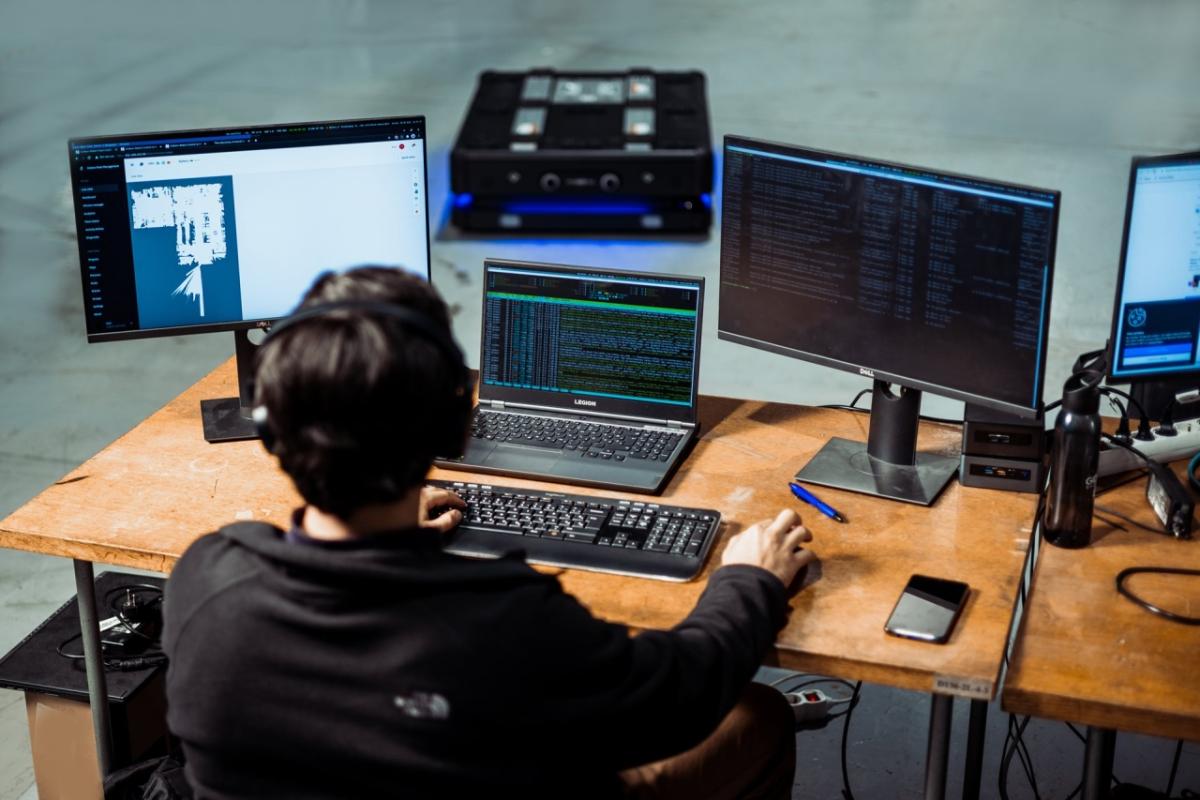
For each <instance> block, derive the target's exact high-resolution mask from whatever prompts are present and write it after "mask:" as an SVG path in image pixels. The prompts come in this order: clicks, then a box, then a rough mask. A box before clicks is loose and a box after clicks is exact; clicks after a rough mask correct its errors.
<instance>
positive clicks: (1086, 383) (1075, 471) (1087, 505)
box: [1043, 371, 1104, 547]
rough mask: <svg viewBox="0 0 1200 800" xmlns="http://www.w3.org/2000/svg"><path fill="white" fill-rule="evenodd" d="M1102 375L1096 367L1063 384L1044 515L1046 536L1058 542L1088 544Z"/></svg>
mask: <svg viewBox="0 0 1200 800" xmlns="http://www.w3.org/2000/svg"><path fill="white" fill-rule="evenodd" d="M1103 379H1104V375H1103V373H1100V372H1091V371H1088V372H1077V373H1075V374H1074V375H1072V376H1071V377H1070V378H1068V379H1067V382H1066V383H1064V384H1063V397H1062V409H1061V410H1060V411H1059V412H1058V420H1057V421H1056V422H1055V423H1054V446H1053V448H1052V450H1051V451H1050V488H1049V490H1048V492H1047V496H1046V515H1045V517H1044V518H1043V535H1044V536H1045V537H1046V541H1048V542H1049V543H1050V544H1053V545H1058V546H1059V547H1087V546H1088V545H1089V544H1090V543H1091V541H1092V510H1093V506H1094V504H1095V500H1096V468H1097V467H1098V466H1099V463H1100V382H1101V381H1102V380H1103Z"/></svg>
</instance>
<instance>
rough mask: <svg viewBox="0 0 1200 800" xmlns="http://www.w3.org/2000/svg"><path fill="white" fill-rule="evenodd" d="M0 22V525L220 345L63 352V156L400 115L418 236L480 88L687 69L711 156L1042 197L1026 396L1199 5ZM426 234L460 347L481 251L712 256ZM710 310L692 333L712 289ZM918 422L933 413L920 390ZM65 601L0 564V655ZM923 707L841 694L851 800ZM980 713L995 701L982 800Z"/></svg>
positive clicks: (720, 368)
mask: <svg viewBox="0 0 1200 800" xmlns="http://www.w3.org/2000/svg"><path fill="white" fill-rule="evenodd" d="M0 19H2V20H3V23H2V24H0V286H3V287H4V289H3V291H0V342H2V343H3V346H2V347H0V516H4V515H6V514H7V513H8V512H10V511H12V510H13V509H15V508H16V507H17V506H19V505H20V504H21V503H22V502H24V501H25V500H27V499H29V498H30V497H32V496H33V495H34V494H36V493H37V492H38V491H40V490H41V489H43V488H44V487H45V486H46V485H47V484H49V483H50V482H52V481H53V480H55V479H57V478H58V477H59V476H61V475H62V474H63V473H64V472H66V471H67V470H69V469H70V468H72V467H74V466H75V465H77V464H78V463H80V462H81V461H83V460H84V459H86V458H87V457H88V456H90V455H92V454H93V453H94V452H96V451H97V450H99V449H100V448H102V447H103V446H104V445H105V444H107V443H108V442H110V441H112V440H113V439H114V438H115V437H117V436H118V435H119V434H121V433H122V432H124V431H125V430H127V429H128V428H130V427H132V426H133V425H135V424H136V423H137V422H138V421H139V420H141V419H142V418H144V417H145V416H146V415H147V414H149V413H150V412H151V411H153V410H154V409H156V408H158V407H159V406H160V405H162V404H163V403H164V402H165V401H166V400H168V399H169V398H170V397H172V396H174V395H175V394H177V393H178V392H179V391H180V390H182V389H183V388H184V387H185V386H187V385H188V384H190V383H191V382H192V381H194V380H195V379H196V378H198V377H199V376H200V375H202V374H203V373H205V372H206V371H208V370H209V369H211V368H212V367H213V366H215V365H216V364H218V363H219V362H220V361H221V360H223V359H225V358H227V357H228V356H229V355H230V354H231V352H232V341H231V338H230V336H229V335H228V334H211V335H206V336H197V337H191V338H186V339H183V338H180V339H162V340H144V341H137V342H123V343H118V344H104V345H91V346H89V345H87V344H85V342H84V336H83V318H82V305H81V292H80V288H79V280H78V262H77V255H76V250H75V243H74V225H73V220H72V216H71V212H70V208H71V206H70V197H69V192H68V175H67V169H66V167H67V161H66V148H65V141H66V139H67V138H68V137H70V136H76V135H90V134H106V133H123V132H131V131H143V130H168V129H180V128H192V127H214V126H223V125H236V124H248V123H260V122H261V123H266V122H288V121H300V120H313V119H333V118H339V117H366V116H375V115H379V116H383V115H392V114H409V113H421V114H425V115H426V116H427V117H428V124H429V131H430V162H429V174H430V184H431V185H430V200H431V212H432V213H431V216H432V217H433V218H434V220H440V219H441V218H442V217H443V213H442V212H443V211H444V208H445V203H446V199H447V189H448V175H447V163H446V152H447V150H448V148H449V146H450V143H451V140H452V137H453V136H454V133H455V131H456V129H457V126H458V124H459V121H460V119H461V116H462V113H463V110H464V108H465V104H466V102H467V100H468V98H469V96H470V92H471V90H472V86H473V80H474V76H475V75H476V73H477V72H479V71H480V70H481V69H484V68H488V67H492V68H512V69H520V68H528V67H530V66H535V65H542V64H548V65H553V66H556V67H560V68H565V67H578V68H604V67H616V68H623V67H627V66H630V65H638V64H649V65H653V66H655V67H657V68H664V69H665V68H693V67H696V68H701V69H704V70H705V71H706V72H707V73H708V77H709V102H710V105H711V109H712V122H713V132H714V136H715V137H716V138H717V140H718V141H719V139H720V137H721V136H722V135H723V134H725V133H740V134H746V135H752V136H758V137H763V138H768V139H776V140H781V141H789V142H795V143H798V144H806V145H812V146H816V147H825V148H830V149H836V150H840V151H844V152H851V153H859V154H862V155H866V156H875V157H880V158H885V159H891V160H896V161H902V162H909V163H915V164H920V165H924V166H931V167H935V168H942V169H947V170H953V171H957V172H963V173H968V174H978V175H983V176H989V177H994V178H999V179H1005V180H1011V181H1017V182H1022V183H1029V184H1034V185H1039V186H1046V187H1050V188H1057V189H1060V190H1061V191H1062V193H1063V211H1062V217H1061V222H1060V228H1059V239H1058V258H1057V267H1056V270H1057V276H1056V279H1055V290H1054V305H1053V310H1052V325H1051V337H1050V350H1051V357H1050V360H1049V365H1048V375H1047V383H1046V385H1047V387H1048V389H1047V396H1055V395H1056V394H1057V387H1058V386H1061V382H1062V380H1063V378H1064V377H1065V375H1066V373H1067V369H1068V367H1069V364H1070V362H1071V361H1072V360H1073V358H1074V356H1075V354H1077V353H1078V352H1080V351H1082V350H1085V349H1089V348H1094V347H1098V346H1100V345H1102V344H1103V343H1104V340H1105V337H1106V335H1107V332H1108V325H1109V319H1108V315H1109V310H1108V309H1109V308H1110V307H1111V302H1112V292H1113V284H1114V280H1115V271H1116V263H1117V257H1118V248H1119V245H1120V237H1121V224H1122V215H1123V210H1124V203H1125V185H1126V180H1127V175H1128V164H1129V158H1130V156H1132V155H1134V154H1143V153H1147V154H1149V153H1166V152H1172V151H1182V150H1187V149H1196V148H1198V147H1200V105H1198V104H1197V101H1196V94H1195V78H1196V75H1197V74H1200V49H1197V47H1196V44H1195V43H1196V37H1197V33H1198V32H1200V5H1197V4H1195V3H1191V2H1186V1H1185V0H1175V1H1174V2H1172V1H1170V0H1164V2H1158V3H1153V4H1151V3H1136V4H1135V3H1128V2H1118V1H1117V0H1098V1H1093V2H1047V0H1009V2H1005V3H991V2H984V1H983V0H959V1H958V2H952V1H951V0H942V1H941V2H936V1H934V0H909V1H908V2H902V1H899V0H877V1H876V2H869V1H868V0H823V1H822V0H817V1H814V2H808V3H804V4H799V3H795V2H787V1H786V0H774V1H773V2H758V3H754V4H749V3H746V4H743V3H732V4H731V3H719V2H713V1H712V0H687V2H670V3H668V2H661V3H645V2H626V1H625V0H616V1H615V2H607V3H603V4H585V3H566V2H553V1H552V0H546V1H544V2H515V1H514V0H507V1H505V0H499V1H496V2H492V3H488V4H471V3H465V2H441V3H428V2H421V3H416V2H386V1H385V0H375V1H374V2H372V1H371V0H306V1H304V2H282V1H281V0H274V1H273V2H258V3H252V4H251V3H244V2H232V1H231V0H214V1H211V2H208V3H205V4H202V5H196V4H188V5H187V6H184V5H183V4H175V3H162V2H154V3H151V2H146V1H145V0H136V1H135V0H129V1H127V2H122V3H120V4H116V5H114V4H112V3H89V2H83V0H61V2H37V1H36V0H4V2H3V3H0ZM435 237H436V238H435V241H434V245H433V273H434V279H435V282H436V283H437V285H438V286H439V288H440V289H441V290H442V291H443V292H444V293H445V295H446V297H447V298H448V299H449V300H450V301H451V302H452V303H454V304H457V305H458V306H459V307H460V310H459V313H458V316H457V321H456V332H457V335H458V337H459V339H460V340H461V341H463V342H468V343H469V342H474V341H478V326H479V313H478V312H479V309H478V306H479V300H478V297H479V294H478V293H479V265H480V261H481V259H482V257H483V256H485V255H493V256H502V257H513V258H527V259H539V260H545V261H561V262H567V263H582V264H595V265H609V266H620V267H634V268H638V267H645V268H653V269H655V270H657V271H677V272H689V273H700V274H704V275H706V276H708V277H709V278H710V280H713V281H715V278H716V274H717V259H718V241H717V239H716V237H713V238H712V239H709V240H708V241H705V242H701V243H682V244H681V243H634V242H621V241H609V242H592V241H566V242H564V241H554V240H548V239H539V240H536V241H508V240H492V241H463V240H459V239H456V238H455V237H453V236H451V235H448V234H446V232H443V231H441V229H440V225H439V226H438V230H435ZM708 301H709V304H710V307H709V308H708V309H707V313H706V317H707V318H708V319H709V320H713V319H715V314H714V312H715V304H716V302H717V292H715V291H714V292H711V293H710V295H709V298H708ZM704 347H705V353H704V359H703V362H704V371H703V374H702V382H701V387H702V390H703V391H705V392H710V393H717V394H731V395H739V396H746V397H758V398H768V399H775V400H791V401H801V402H807V403H824V402H843V401H845V400H847V399H849V398H850V397H851V396H852V395H853V393H854V392H855V391H857V390H858V389H860V388H863V387H864V386H866V383H865V381H864V380H862V379H858V378H856V377H853V376H850V375H847V374H842V373H836V372H833V371H830V370H826V369H821V368H818V367H813V366H810V365H807V364H802V363H800V362H793V361H790V360H787V359H783V358H778V357H774V356H771V355H769V354H766V353H761V352H758V351H753V350H747V349H744V348H740V347H737V346H735V345H732V344H729V343H726V342H718V341H717V340H716V337H715V330H714V328H713V327H712V326H710V328H709V330H708V331H707V333H706V337H705V342H704ZM925 409H926V411H928V412H929V413H935V414H953V413H956V412H957V411H958V404H957V403H954V402H952V401H948V400H944V399H941V398H936V397H930V396H928V395H927V396H926V404H925ZM130 491H136V487H130ZM213 522H214V524H215V523H218V522H220V521H219V520H214V521H213ZM72 591H73V588H72V579H71V570H70V565H69V564H68V563H67V562H65V561H63V560H60V559H52V558H46V557H38V556H31V555H26V554H21V553H13V552H8V551H3V552H0V607H2V611H0V652H4V651H6V650H7V649H8V648H9V647H11V646H12V645H13V644H14V643H16V642H17V641H18V640H19V639H20V638H21V637H22V636H23V635H24V633H25V632H27V631H28V630H30V629H31V628H32V627H33V626H34V625H35V624H36V623H37V622H38V621H40V620H41V619H42V618H43V617H44V616H45V615H46V614H47V613H49V611H50V610H52V609H53V607H55V606H56V605H57V604H58V603H60V602H61V601H62V600H63V599H64V598H65V597H67V596H69V595H70V594H71V593H72ZM1185 674H1186V676H1187V679H1189V680H1190V679H1194V676H1193V675H1192V674H1191V673H1190V672H1187V673H1185ZM18 701H19V696H18V695H16V694H15V693H12V692H0V800H7V799H8V798H15V797H23V796H32V793H31V791H30V790H29V786H30V783H31V780H32V778H31V772H30V756H29V752H28V742H27V739H26V737H25V735H24V733H23V729H24V721H23V712H22V711H21V708H22V706H23V704H22V703H20V702H18ZM959 706H963V704H961V703H960V704H959ZM958 711H959V712H960V714H961V713H963V712H965V707H960V708H959V709H958ZM927 713H928V712H927V701H926V700H925V699H924V698H922V697H920V696H917V695H912V694H909V693H905V692H898V691H893V690H888V689H884V688H880V687H867V688H866V689H865V690H864V698H863V702H862V704H861V706H860V707H859V710H858V712H857V714H856V716H855V719H854V725H853V728H852V732H851V734H852V735H851V755H850V764H851V769H852V771H853V782H854V788H855V791H856V793H857V794H858V796H859V797H891V798H907V797H917V796H919V792H920V786H921V773H920V765H921V763H922V761H923V753H924V747H925V724H926V718H927ZM1002 721H1003V720H1002V717H1001V715H1000V714H999V713H998V710H997V709H995V707H993V713H992V717H991V733H990V736H989V740H988V745H987V763H986V772H985V792H984V796H994V795H995V791H994V787H995V776H996V763H997V761H998V758H999V745H1000V739H1001V736H1000V734H999V731H1000V730H1001V729H1002V728H1001V726H1002ZM958 723H959V725H965V720H962V719H960V720H958ZM959 729H960V730H961V729H962V728H959ZM839 736H840V730H839V728H838V726H836V725H834V726H831V729H830V730H826V731H815V732H805V733H803V734H801V735H800V736H799V737H798V740H797V741H798V747H799V753H800V764H801V770H800V772H799V773H798V778H797V782H798V785H799V786H800V787H807V788H805V789H798V791H797V796H798V797H799V796H805V797H822V798H826V797H834V796H837V794H838V787H839V786H840V778H839V776H838V768H837V745H838V743H839V741H838V740H839ZM1029 739H1030V740H1031V747H1032V750H1033V752H1034V758H1035V760H1036V762H1037V765H1038V768H1039V778H1041V780H1042V782H1043V785H1042V789H1043V791H1044V792H1045V791H1047V785H1048V786H1049V794H1051V795H1054V796H1059V795H1066V793H1067V792H1069V791H1070V790H1071V789H1072V788H1073V787H1074V785H1075V782H1076V780H1077V767H1078V765H1079V764H1080V761H1081V747H1080V746H1079V744H1078V742H1077V741H1076V740H1075V739H1074V738H1073V737H1072V736H1071V734H1070V732H1069V731H1067V730H1066V728H1065V726H1063V725H1061V724H1058V723H1049V722H1037V723H1034V724H1033V725H1031V727H1030V733H1029ZM1171 749H1172V743H1170V742H1166V741H1161V740H1154V739H1147V738H1142V737H1132V736H1129V737H1122V738H1121V739H1120V742H1119V744H1118V752H1117V773H1118V775H1119V776H1120V777H1121V778H1122V779H1123V780H1126V781H1137V782H1145V783H1148V784H1152V785H1154V786H1157V787H1161V786H1162V784H1163V783H1164V782H1165V778H1166V771H1167V767H1168V764H1169V759H1170V755H1171ZM959 753H960V750H959V749H958V747H957V746H956V750H955V759H956V760H957V757H958V755H959ZM1185 753H1186V755H1185V758H1184V762H1183V765H1182V767H1181V773H1180V779H1179V781H1177V786H1191V787H1193V788H1200V751H1198V750H1197V749H1196V747H1195V746H1191V747H1189V748H1187V749H1185ZM956 770H957V765H955V768H954V770H952V777H951V787H952V794H954V793H956V792H955V791H954V790H953V787H955V786H956V783H955V781H956V780H957V778H956V777H955V775H956V774H957V772H956ZM1016 773H1017V771H1016V770H1014V781H1015V780H1016V778H1015V776H1016ZM27 793H28V794H27ZM1027 794H1028V793H1022V792H1020V791H1018V792H1017V793H1016V796H1026V795H1027Z"/></svg>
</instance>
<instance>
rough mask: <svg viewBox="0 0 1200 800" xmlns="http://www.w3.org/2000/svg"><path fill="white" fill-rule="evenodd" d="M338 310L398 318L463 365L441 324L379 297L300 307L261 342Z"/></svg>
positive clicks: (278, 322) (276, 324) (279, 321)
mask: <svg viewBox="0 0 1200 800" xmlns="http://www.w3.org/2000/svg"><path fill="white" fill-rule="evenodd" d="M339 311H357V312H359V313H360V314H362V315H364V316H380V317H391V318H392V319H396V320H399V321H400V322H401V323H403V324H404V325H406V326H408V327H410V328H416V329H417V330H419V331H420V332H421V333H422V334H424V335H425V338H427V339H430V340H431V341H433V343H434V344H436V345H437V346H438V347H439V348H441V350H442V351H443V353H444V354H445V355H446V356H447V357H448V358H450V359H451V360H452V361H453V362H454V363H455V364H458V365H461V364H463V354H462V350H461V349H460V348H459V346H458V345H457V344H456V343H455V342H454V340H453V339H451V338H450V335H449V331H447V330H446V329H445V328H444V327H442V326H441V325H438V324H437V323H435V322H434V321H433V320H431V319H430V318H429V317H427V316H425V315H424V314H422V313H421V312H419V311H416V310H414V309H410V308H405V307H404V306H399V305H395V304H393V303H385V302H381V301H378V300H342V301H338V302H333V303H321V304H319V305H315V306H309V307H308V308H301V309H300V310H298V311H296V312H294V313H292V314H290V315H289V316H287V317H284V318H283V319H281V320H278V321H277V322H275V323H273V324H272V325H271V328H270V330H268V331H267V335H266V338H264V339H263V341H262V344H266V343H267V342H269V341H270V340H271V339H273V338H274V337H276V336H278V335H279V334H280V333H282V332H284V331H286V330H288V329H289V328H292V327H294V326H296V325H298V324H300V323H301V322H305V321H307V320H310V319H313V318H314V317H326V316H330V315H332V314H335V313H337V312H339Z"/></svg>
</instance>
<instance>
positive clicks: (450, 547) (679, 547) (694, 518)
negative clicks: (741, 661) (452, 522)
mask: <svg viewBox="0 0 1200 800" xmlns="http://www.w3.org/2000/svg"><path fill="white" fill-rule="evenodd" d="M429 485H430V486H435V487H438V488H441V489H449V490H450V491H452V492H455V493H457V494H458V495H459V496H460V497H462V499H463V500H465V501H466V503H467V510H466V512H464V514H463V520H462V522H461V523H459V526H458V527H457V528H456V529H455V530H454V532H453V533H451V534H450V535H449V536H448V537H447V542H446V550H447V551H448V552H451V553H455V554H457V555H464V556H485V557H497V556H500V555H503V554H505V553H511V552H513V551H514V550H523V551H524V554H525V560H526V561H530V562H532V563H535V564H550V565H553V566H559V567H573V568H578V569H588V570H596V571H599V572H616V573H619V574H622V575H636V576H640V577H645V578H661V579H664V580H675V581H685V580H688V579H690V578H693V577H695V576H696V574H697V573H698V572H700V568H701V567H702V566H703V565H704V560H705V559H706V558H707V557H708V551H709V549H710V548H711V547H712V543H713V540H714V539H716V531H717V527H718V526H719V525H720V524H721V514H720V513H719V512H717V511H712V510H709V509H700V508H684V507H681V506H668V505H663V504H661V503H646V502H642V501H640V500H619V499H613V498H611V497H592V496H589V495H581V494H562V493H560V492H543V491H538V490H536V489H518V488H514V487H511V486H499V485H496V484H492V483H467V482H464V481H429Z"/></svg>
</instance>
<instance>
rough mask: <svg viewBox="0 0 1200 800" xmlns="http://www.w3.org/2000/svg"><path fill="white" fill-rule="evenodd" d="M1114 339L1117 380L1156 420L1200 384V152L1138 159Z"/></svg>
mask: <svg viewBox="0 0 1200 800" xmlns="http://www.w3.org/2000/svg"><path fill="white" fill-rule="evenodd" d="M1109 341H1110V343H1111V345H1110V346H1111V354H1110V357H1109V359H1108V362H1109V363H1108V377H1109V380H1110V381H1113V382H1117V383H1125V382H1130V383H1133V384H1134V391H1133V394H1134V396H1135V397H1139V399H1141V400H1143V403H1142V404H1143V405H1144V406H1145V407H1146V411H1147V413H1149V414H1150V416H1151V417H1152V418H1154V419H1161V418H1162V415H1163V413H1164V409H1165V405H1166V404H1167V403H1169V402H1170V397H1173V396H1174V393H1175V389H1176V388H1182V387H1186V386H1188V385H1189V384H1190V386H1192V387H1194V386H1196V385H1198V384H1200V152H1197V153H1184V154H1182V155H1171V156H1157V157H1153V158H1135V159H1133V164H1132V167H1131V169H1130V173H1129V200H1128V202H1127V204H1126V207H1125V233H1124V236H1123V238H1122V243H1121V266H1120V270H1119V271H1118V273H1117V292H1116V301H1115V304H1114V307H1113V320H1112V336H1111V338H1110V340H1109ZM1191 416H1195V412H1193V413H1192V414H1191Z"/></svg>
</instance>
